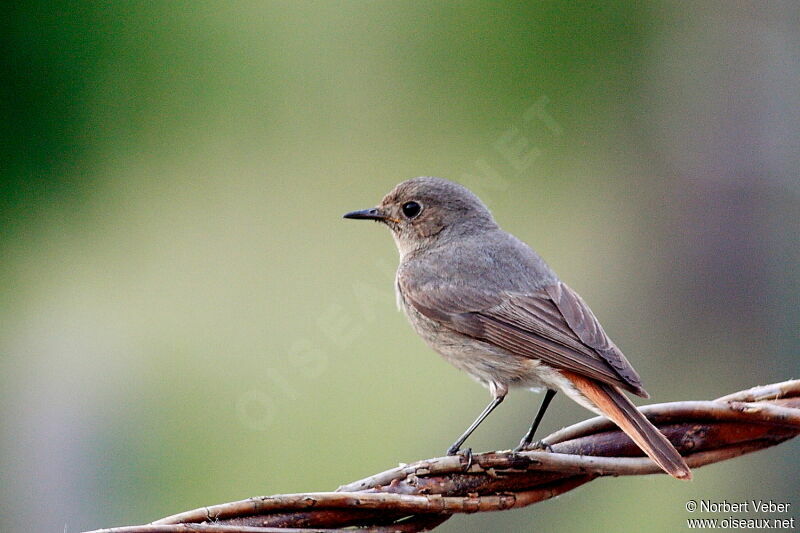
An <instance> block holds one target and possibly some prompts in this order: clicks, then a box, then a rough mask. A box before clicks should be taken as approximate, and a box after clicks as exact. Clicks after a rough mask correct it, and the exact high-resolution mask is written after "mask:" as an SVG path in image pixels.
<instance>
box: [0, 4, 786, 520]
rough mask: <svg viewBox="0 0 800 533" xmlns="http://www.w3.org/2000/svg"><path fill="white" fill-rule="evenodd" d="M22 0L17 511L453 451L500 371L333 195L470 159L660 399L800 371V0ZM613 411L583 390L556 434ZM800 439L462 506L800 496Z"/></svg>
mask: <svg viewBox="0 0 800 533" xmlns="http://www.w3.org/2000/svg"><path fill="white" fill-rule="evenodd" d="M4 18H5V21H6V23H5V24H4V30H3V32H2V35H0V42H2V51H3V53H2V55H0V57H1V59H0V65H2V87H3V94H2V99H1V103H0V106H2V107H0V109H2V119H3V128H2V129H1V130H0V139H2V144H1V146H2V148H1V149H2V165H1V168H0V170H1V173H2V183H1V184H0V187H2V189H1V190H0V257H2V260H1V261H0V416H1V417H2V419H1V422H2V426H0V427H1V428H2V436H1V437H0V449H1V450H2V455H1V456H0V476H1V477H2V482H1V483H0V530H2V531H8V532H16V531H58V532H62V531H63V532H69V533H74V532H76V531H80V530H82V529H88V528H97V527H101V526H112V525H125V524H135V523H143V522H148V521H151V520H154V519H156V518H159V517H161V516H165V515H167V514H171V513H173V512H178V511H182V510H186V509H190V508H194V507H198V506H201V505H205V504H211V503H220V502H224V501H231V500H235V499H240V498H245V497H248V496H253V495H261V494H270V493H279V492H302V491H311V490H329V489H333V488H335V487H336V486H338V485H339V484H341V483H344V482H347V481H351V480H354V479H358V478H360V477H363V476H366V475H369V474H371V473H374V472H376V471H380V470H383V469H386V468H390V467H392V466H394V465H396V464H397V463H398V462H401V461H402V462H409V461H412V460H415V459H419V458H424V457H430V456H433V455H438V454H440V453H442V452H443V451H444V450H445V449H446V447H447V446H448V445H449V444H450V443H451V442H452V440H454V438H455V437H456V436H457V435H458V434H459V433H460V432H461V431H462V430H463V429H464V427H465V426H466V425H467V424H468V423H469V422H470V421H471V420H472V418H473V417H474V416H475V415H476V414H477V412H479V411H480V409H481V408H482V407H483V406H484V404H485V403H486V402H487V401H488V398H489V397H488V395H487V393H486V391H484V390H483V389H482V388H481V387H479V386H478V385H477V384H475V383H473V382H472V381H471V380H470V379H469V378H468V377H466V376H465V375H462V374H460V373H459V372H458V371H456V370H455V369H453V368H451V367H450V366H448V365H447V364H446V363H445V362H444V361H442V360H441V359H440V358H439V357H438V356H436V355H435V354H434V353H433V352H431V351H430V350H429V349H428V348H427V347H426V346H425V345H424V344H423V342H422V341H421V340H419V339H418V338H417V337H416V336H415V335H414V334H413V332H412V331H411V329H410V328H409V326H408V325H407V324H406V321H405V319H404V317H403V316H402V315H401V314H400V313H399V312H398V311H397V310H396V308H395V304H394V298H393V292H392V282H393V275H394V268H395V265H396V262H397V257H396V251H395V249H394V246H393V243H392V241H391V238H390V237H389V235H388V233H387V232H386V230H385V229H383V228H381V227H379V226H377V225H374V224H365V223H354V222H351V221H343V220H341V218H340V217H341V215H342V214H343V213H344V212H345V211H349V210H352V209H357V208H365V207H370V206H373V205H375V204H376V203H377V202H378V201H379V200H380V198H381V197H382V195H383V194H384V193H385V192H387V191H388V190H389V189H390V188H391V187H392V186H393V185H394V184H396V183H397V182H399V181H401V180H403V179H406V178H409V177H413V176H417V175H436V176H442V177H448V178H451V179H454V180H457V181H460V182H462V183H464V184H466V185H468V186H470V187H471V188H473V190H475V192H477V193H478V194H479V195H480V196H481V197H482V198H483V199H484V200H485V201H486V202H487V203H488V205H489V206H490V207H491V208H492V209H493V211H494V213H495V215H496V218H497V219H498V221H499V222H500V223H501V224H502V225H503V226H504V227H505V228H506V229H507V230H509V231H511V232H513V233H515V234H516V235H518V236H520V237H521V238H523V239H524V240H526V241H527V242H529V243H530V244H532V245H533V246H534V248H536V249H537V250H538V251H539V252H540V253H541V254H542V255H543V256H544V257H545V258H546V259H547V260H548V261H549V263H550V264H551V265H552V266H553V267H554V268H555V269H556V271H558V272H559V273H560V275H561V277H562V278H563V279H565V280H566V281H567V282H568V283H570V285H572V286H573V287H574V288H575V289H576V290H578V291H579V292H580V293H581V294H582V295H583V296H584V298H585V299H586V300H587V301H588V302H589V303H590V304H591V305H592V307H593V308H594V310H595V312H596V313H597V314H598V316H599V317H600V319H601V321H602V322H603V323H604V325H605V327H606V329H607V330H608V331H609V333H610V334H611V336H612V337H613V338H614V339H615V340H616V341H617V343H618V344H619V345H620V346H621V347H622V348H623V350H624V351H625V352H626V353H627V354H628V356H629V358H630V359H631V360H632V362H633V363H634V365H635V366H636V368H637V369H638V370H639V371H640V373H641V374H642V376H643V377H644V382H645V385H646V387H647V389H648V390H649V392H650V393H651V395H652V397H653V401H670V400H679V399H710V398H714V397H717V396H720V395H723V394H726V393H729V392H732V391H735V390H739V389H742V388H747V387H749V386H752V385H756V384H763V383H769V382H775V381H782V380H785V379H789V378H791V377H798V374H800V372H798V369H800V365H798V354H799V353H800V342H798V329H799V328H798V325H800V311H798V309H799V308H800V306H799V305H798V303H799V302H800V275H799V274H798V268H797V267H798V264H799V263H800V179H798V168H800V111H799V110H800V32H798V28H800V9H799V8H798V5H797V3H793V2H784V3H779V2H771V3H766V2H765V3H762V2H705V3H699V2H697V3H673V2H666V3H663V2H656V3H650V4H649V5H647V6H644V5H639V4H633V3H631V4H628V3H625V2H617V3H615V2H606V3H599V4H598V5H594V6H589V5H581V6H577V5H573V4H572V3H571V2H543V3H510V2H507V3H503V4H502V5H501V4H496V3H493V2H485V3H475V2H462V3H458V4H451V3H447V2H329V1H326V2H321V1H318V2H231V3H218V2H184V3H177V2H142V3H139V2H116V3H115V2H112V3H96V2H79V1H71V2H46V3H39V2H25V3H17V4H15V5H14V6H13V7H9V8H8V9H6V14H5V17H4ZM539 401H540V398H539V397H537V396H535V395H532V394H530V393H527V392H524V391H519V392H516V393H515V394H513V395H512V396H511V397H510V399H509V400H508V401H507V403H506V404H504V405H503V407H502V408H501V409H500V410H499V411H498V412H497V414H495V415H493V416H492V417H490V418H489V420H488V421H487V422H486V424H485V426H484V427H482V428H481V429H480V430H479V431H478V432H477V434H476V435H475V436H474V437H473V439H472V440H471V445H472V447H473V448H474V449H477V450H486V449H497V448H507V447H511V446H512V445H514V444H516V442H517V441H518V439H519V437H520V436H521V435H522V433H524V431H525V429H526V427H527V424H528V423H529V420H530V418H531V417H532V415H533V413H534V412H535V410H536V408H537V407H538V403H539ZM588 415H589V413H587V412H586V411H583V410H582V409H581V408H580V407H578V406H575V405H572V404H571V402H569V401H568V400H566V399H564V398H559V397H557V398H556V401H555V404H554V407H553V408H552V410H551V412H550V413H549V416H548V417H547V418H546V419H545V423H544V427H543V432H546V433H547V432H550V431H553V430H555V429H558V428H559V427H561V426H562V425H567V424H570V423H573V422H576V421H579V420H581V419H583V418H585V417H587V416H588ZM799 451H800V448H798V443H796V442H792V443H787V444H785V445H783V446H780V447H778V448H775V449H771V450H768V451H764V452H761V453H758V454H756V455H752V456H748V457H745V458H740V459H737V460H734V461H730V462H726V463H724V464H719V465H714V466H709V467H706V468H703V469H702V470H700V471H698V472H696V479H695V481H694V482H693V483H691V484H685V483H678V482H675V481H673V480H671V479H669V478H667V477H665V476H651V477H648V478H636V479H617V480H599V481H596V482H594V483H592V484H590V485H588V486H586V487H583V488H580V489H579V490H576V491H574V492H571V493H569V494H567V495H564V496H562V497H560V498H558V499H556V500H552V501H549V502H544V503H541V504H538V505H536V506H533V507H531V508H528V509H524V510H519V511H514V512H509V513H494V514H487V515H482V516H467V517H464V516H461V517H455V518H453V519H452V520H451V521H449V522H448V523H447V524H445V525H444V526H442V527H441V531H442V532H457V531H459V532H460V531H464V532H479V531H534V530H537V531H545V530H547V531H571V532H572V531H595V530H603V529H608V530H616V531H625V530H627V531H630V530H637V531H675V530H679V529H683V528H685V519H686V518H687V517H690V516H691V515H689V514H688V513H687V512H686V511H685V509H684V505H685V502H686V501H687V500H688V499H714V500H722V499H728V500H729V501H741V500H745V499H754V498H755V499H769V498H772V499H773V500H775V501H778V502H791V503H793V506H794V511H795V514H796V511H797V507H798V506H800V501H798V499H797V495H798V494H799V493H800V481H798V480H800V470H799V467H798V465H799V464H800V462H798V460H797V456H798V452H799ZM705 517H708V515H706V516H705ZM777 517H778V518H781V517H787V516H777ZM798 518H800V516H798Z"/></svg>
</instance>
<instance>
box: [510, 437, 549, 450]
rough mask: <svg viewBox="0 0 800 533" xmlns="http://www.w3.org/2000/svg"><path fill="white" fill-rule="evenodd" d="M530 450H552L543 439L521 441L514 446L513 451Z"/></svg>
mask: <svg viewBox="0 0 800 533" xmlns="http://www.w3.org/2000/svg"><path fill="white" fill-rule="evenodd" d="M531 450H544V451H546V452H552V451H553V447H552V446H551V445H550V444H548V443H546V442H545V441H543V440H537V441H536V442H533V443H528V442H525V441H522V442H520V443H519V446H517V447H516V448H514V451H515V452H526V451H531Z"/></svg>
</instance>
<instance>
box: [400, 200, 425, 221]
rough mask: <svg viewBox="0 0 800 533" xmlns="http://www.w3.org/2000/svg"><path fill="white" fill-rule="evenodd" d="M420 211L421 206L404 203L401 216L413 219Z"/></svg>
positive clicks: (413, 203)
mask: <svg viewBox="0 0 800 533" xmlns="http://www.w3.org/2000/svg"><path fill="white" fill-rule="evenodd" d="M420 211H422V206H421V205H419V204H418V203H417V202H406V203H404V204H403V214H404V215H405V216H406V218H414V217H415V216H417V215H419V212H420Z"/></svg>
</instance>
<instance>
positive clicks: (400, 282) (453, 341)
mask: <svg viewBox="0 0 800 533" xmlns="http://www.w3.org/2000/svg"><path fill="white" fill-rule="evenodd" d="M344 217H345V218H354V219H366V220H376V221H379V222H382V223H383V224H386V225H387V226H388V227H389V229H391V230H392V236H393V237H394V240H395V243H396V244H397V249H398V250H399V252H400V266H399V267H398V269H397V278H396V284H395V285H396V291H397V302H398V305H399V306H400V308H402V309H403V311H404V312H405V314H406V316H407V317H408V320H409V321H410V322H411V325H412V327H413V328H414V330H416V332H417V333H418V334H419V335H420V336H421V337H422V338H423V339H424V340H425V341H426V342H427V343H428V344H429V345H430V346H431V347H432V348H433V349H434V350H436V351H437V352H438V353H440V354H441V355H442V356H443V357H444V358H445V359H447V360H448V361H449V362H450V363H452V364H453V365H455V366H456V367H457V368H460V369H461V370H464V371H466V372H467V373H468V374H469V375H471V376H472V377H473V378H475V379H476V380H478V381H479V382H480V383H482V384H484V385H485V386H487V387H488V388H489V391H490V392H491V395H492V402H491V403H490V404H489V405H488V406H487V407H486V409H484V410H483V412H482V413H481V414H480V416H478V418H477V419H476V420H475V422H473V423H472V425H470V427H469V428H468V429H467V430H466V431H465V432H464V434H463V435H461V437H459V439H458V440H457V441H456V442H455V443H454V444H453V446H451V447H450V449H449V450H448V451H447V453H448V454H454V453H456V452H457V451H458V449H459V448H460V447H461V445H462V444H463V443H464V441H465V440H466V439H467V437H469V435H470V434H471V433H472V432H473V431H474V430H475V428H477V427H478V425H479V424H480V423H481V422H482V421H483V420H484V419H485V418H486V417H487V416H488V415H489V413H491V412H492V410H494V408H495V407H497V406H498V405H499V404H500V403H501V402H502V401H503V399H504V398H505V396H506V394H507V393H508V390H509V388H510V387H524V388H541V387H544V388H545V389H546V393H545V397H544V400H543V401H542V406H541V407H540V409H539V412H538V413H537V415H536V417H535V419H534V421H533V424H532V425H531V428H530V430H529V431H528V433H527V434H526V435H525V437H523V439H522V441H521V442H520V445H519V447H518V448H517V450H520V449H524V448H527V447H528V446H530V445H531V442H532V440H533V435H534V433H535V431H536V427H537V426H538V424H539V422H540V421H541V418H542V415H543V414H544V411H545V410H546V409H547V406H548V404H549V403H550V400H551V399H552V398H553V396H554V395H555V393H556V391H557V390H561V391H563V392H564V393H565V394H566V395H567V396H569V397H570V398H572V399H573V400H575V401H576V402H578V403H579V404H580V405H583V406H584V407H586V408H587V409H589V410H591V411H594V412H595V413H598V414H601V415H604V416H606V417H608V418H610V419H611V420H612V421H613V422H614V423H616V424H617V425H618V426H619V427H620V428H621V429H622V430H623V431H624V432H625V433H626V434H627V435H628V436H629V437H630V438H631V439H633V441H634V442H635V443H636V444H637V445H638V446H639V447H640V448H641V449H642V450H643V451H644V452H645V453H646V454H647V455H648V456H650V458H651V459H653V461H655V462H656V463H657V464H658V465H659V466H660V467H661V468H662V469H664V470H665V471H666V472H667V473H669V474H670V475H672V476H674V477H676V478H679V479H691V475H692V474H691V471H690V470H689V467H688V466H687V465H686V463H685V462H684V460H683V458H682V457H681V456H680V454H679V453H678V451H677V450H676V449H675V448H674V447H673V446H672V444H670V442H669V441H668V440H667V439H666V438H665V437H664V435H662V434H661V433H660V432H659V431H658V429H656V427H655V426H653V424H651V423H650V422H649V421H648V420H647V419H646V418H645V417H644V415H642V414H641V412H639V410H637V409H636V407H635V406H634V405H633V403H631V401H630V400H629V399H628V398H627V396H625V394H624V393H623V392H622V390H621V389H624V390H627V391H629V392H632V393H634V394H636V395H638V396H642V397H644V398H647V397H648V394H647V392H645V390H644V389H643V388H642V383H641V381H640V379H639V375H638V374H637V373H636V371H635V370H634V369H633V367H632V366H631V364H630V363H629V362H628V360H627V359H626V358H625V356H624V355H623V354H622V352H621V351H620V350H619V348H617V346H616V345H615V344H614V343H613V342H612V341H611V339H609V338H608V336H607V335H606V333H605V332H604V331H603V328H602V327H601V326H600V323H599V322H598V321H597V319H596V318H595V316H594V314H593V313H592V311H591V310H590V309H589V307H588V306H587V305H586V303H584V301H583V300H582V299H581V297H580V296H578V294H577V293H576V292H575V291H573V290H572V289H570V288H569V287H568V286H567V285H565V284H564V283H563V282H561V281H560V280H559V279H558V276H556V274H555V272H553V271H552V270H551V269H550V267H549V266H547V264H546V263H545V262H544V261H543V260H542V258H540V257H539V256H538V255H537V254H536V252H534V251H533V250H531V248H530V247H528V246H527V245H526V244H525V243H523V242H522V241H520V240H519V239H517V238H516V237H514V236H513V235H511V234H509V233H506V232H505V231H503V230H502V229H500V227H499V226H498V225H497V223H496V222H495V221H494V218H493V217H492V214H491V213H490V212H489V209H488V208H487V207H486V206H485V205H484V204H483V202H481V201H480V199H478V197H477V196H475V195H474V194H472V193H471V192H470V191H469V190H467V189H466V188H465V187H463V186H461V185H459V184H457V183H453V182H451V181H447V180H444V179H440V178H429V177H423V178H414V179H410V180H407V181H404V182H403V183H400V184H399V185H397V186H396V187H395V188H394V189H393V190H392V191H391V192H390V193H389V194H387V195H386V196H385V197H384V198H383V200H382V201H381V203H380V205H378V206H377V207H374V208H371V209H365V210H363V211H354V212H352V213H347V214H346V215H344Z"/></svg>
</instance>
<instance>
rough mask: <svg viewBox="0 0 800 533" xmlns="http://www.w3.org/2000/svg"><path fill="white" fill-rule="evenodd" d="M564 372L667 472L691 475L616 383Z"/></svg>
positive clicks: (674, 451) (683, 462)
mask: <svg viewBox="0 0 800 533" xmlns="http://www.w3.org/2000/svg"><path fill="white" fill-rule="evenodd" d="M562 372H563V374H565V376H566V377H567V378H568V379H569V380H570V381H571V382H572V384H573V385H574V386H575V388H576V389H578V390H579V391H580V392H581V393H582V394H583V395H584V396H585V397H586V398H587V399H588V400H589V401H591V402H592V403H593V404H594V405H595V406H596V407H597V408H598V409H599V410H600V411H602V412H603V414H604V415H605V416H606V417H608V418H610V419H611V421H612V422H614V423H615V424H616V425H618V426H619V427H620V429H622V431H624V432H625V434H626V435H628V436H629V437H630V438H631V439H632V440H633V442H635V443H636V445H637V446H639V448H641V449H642V451H644V453H646V454H647V455H648V456H649V457H650V458H651V459H652V460H653V461H655V463H656V464H657V465H658V466H660V467H661V468H662V469H664V471H665V472H666V473H668V474H669V475H671V476H673V477H675V478H677V479H683V480H687V481H688V480H690V479H692V471H691V470H689V467H688V466H687V465H686V462H685V461H684V460H683V457H681V455H680V453H678V450H676V449H675V447H674V446H673V445H672V444H671V443H670V442H669V441H668V440H667V438H666V437H665V436H664V435H663V434H662V433H661V432H660V431H659V430H658V429H657V428H656V427H655V426H654V425H653V424H651V423H650V421H649V420H647V418H645V416H644V415H643V414H642V413H641V411H639V410H638V409H637V408H636V406H635V405H633V403H632V402H631V401H630V400H629V399H628V397H627V396H625V394H624V393H623V392H622V391H620V390H619V389H618V388H617V387H615V386H613V385H609V384H607V383H602V382H598V381H595V380H592V379H588V378H585V377H583V376H579V375H578V374H575V373H573V372H564V371H562Z"/></svg>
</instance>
